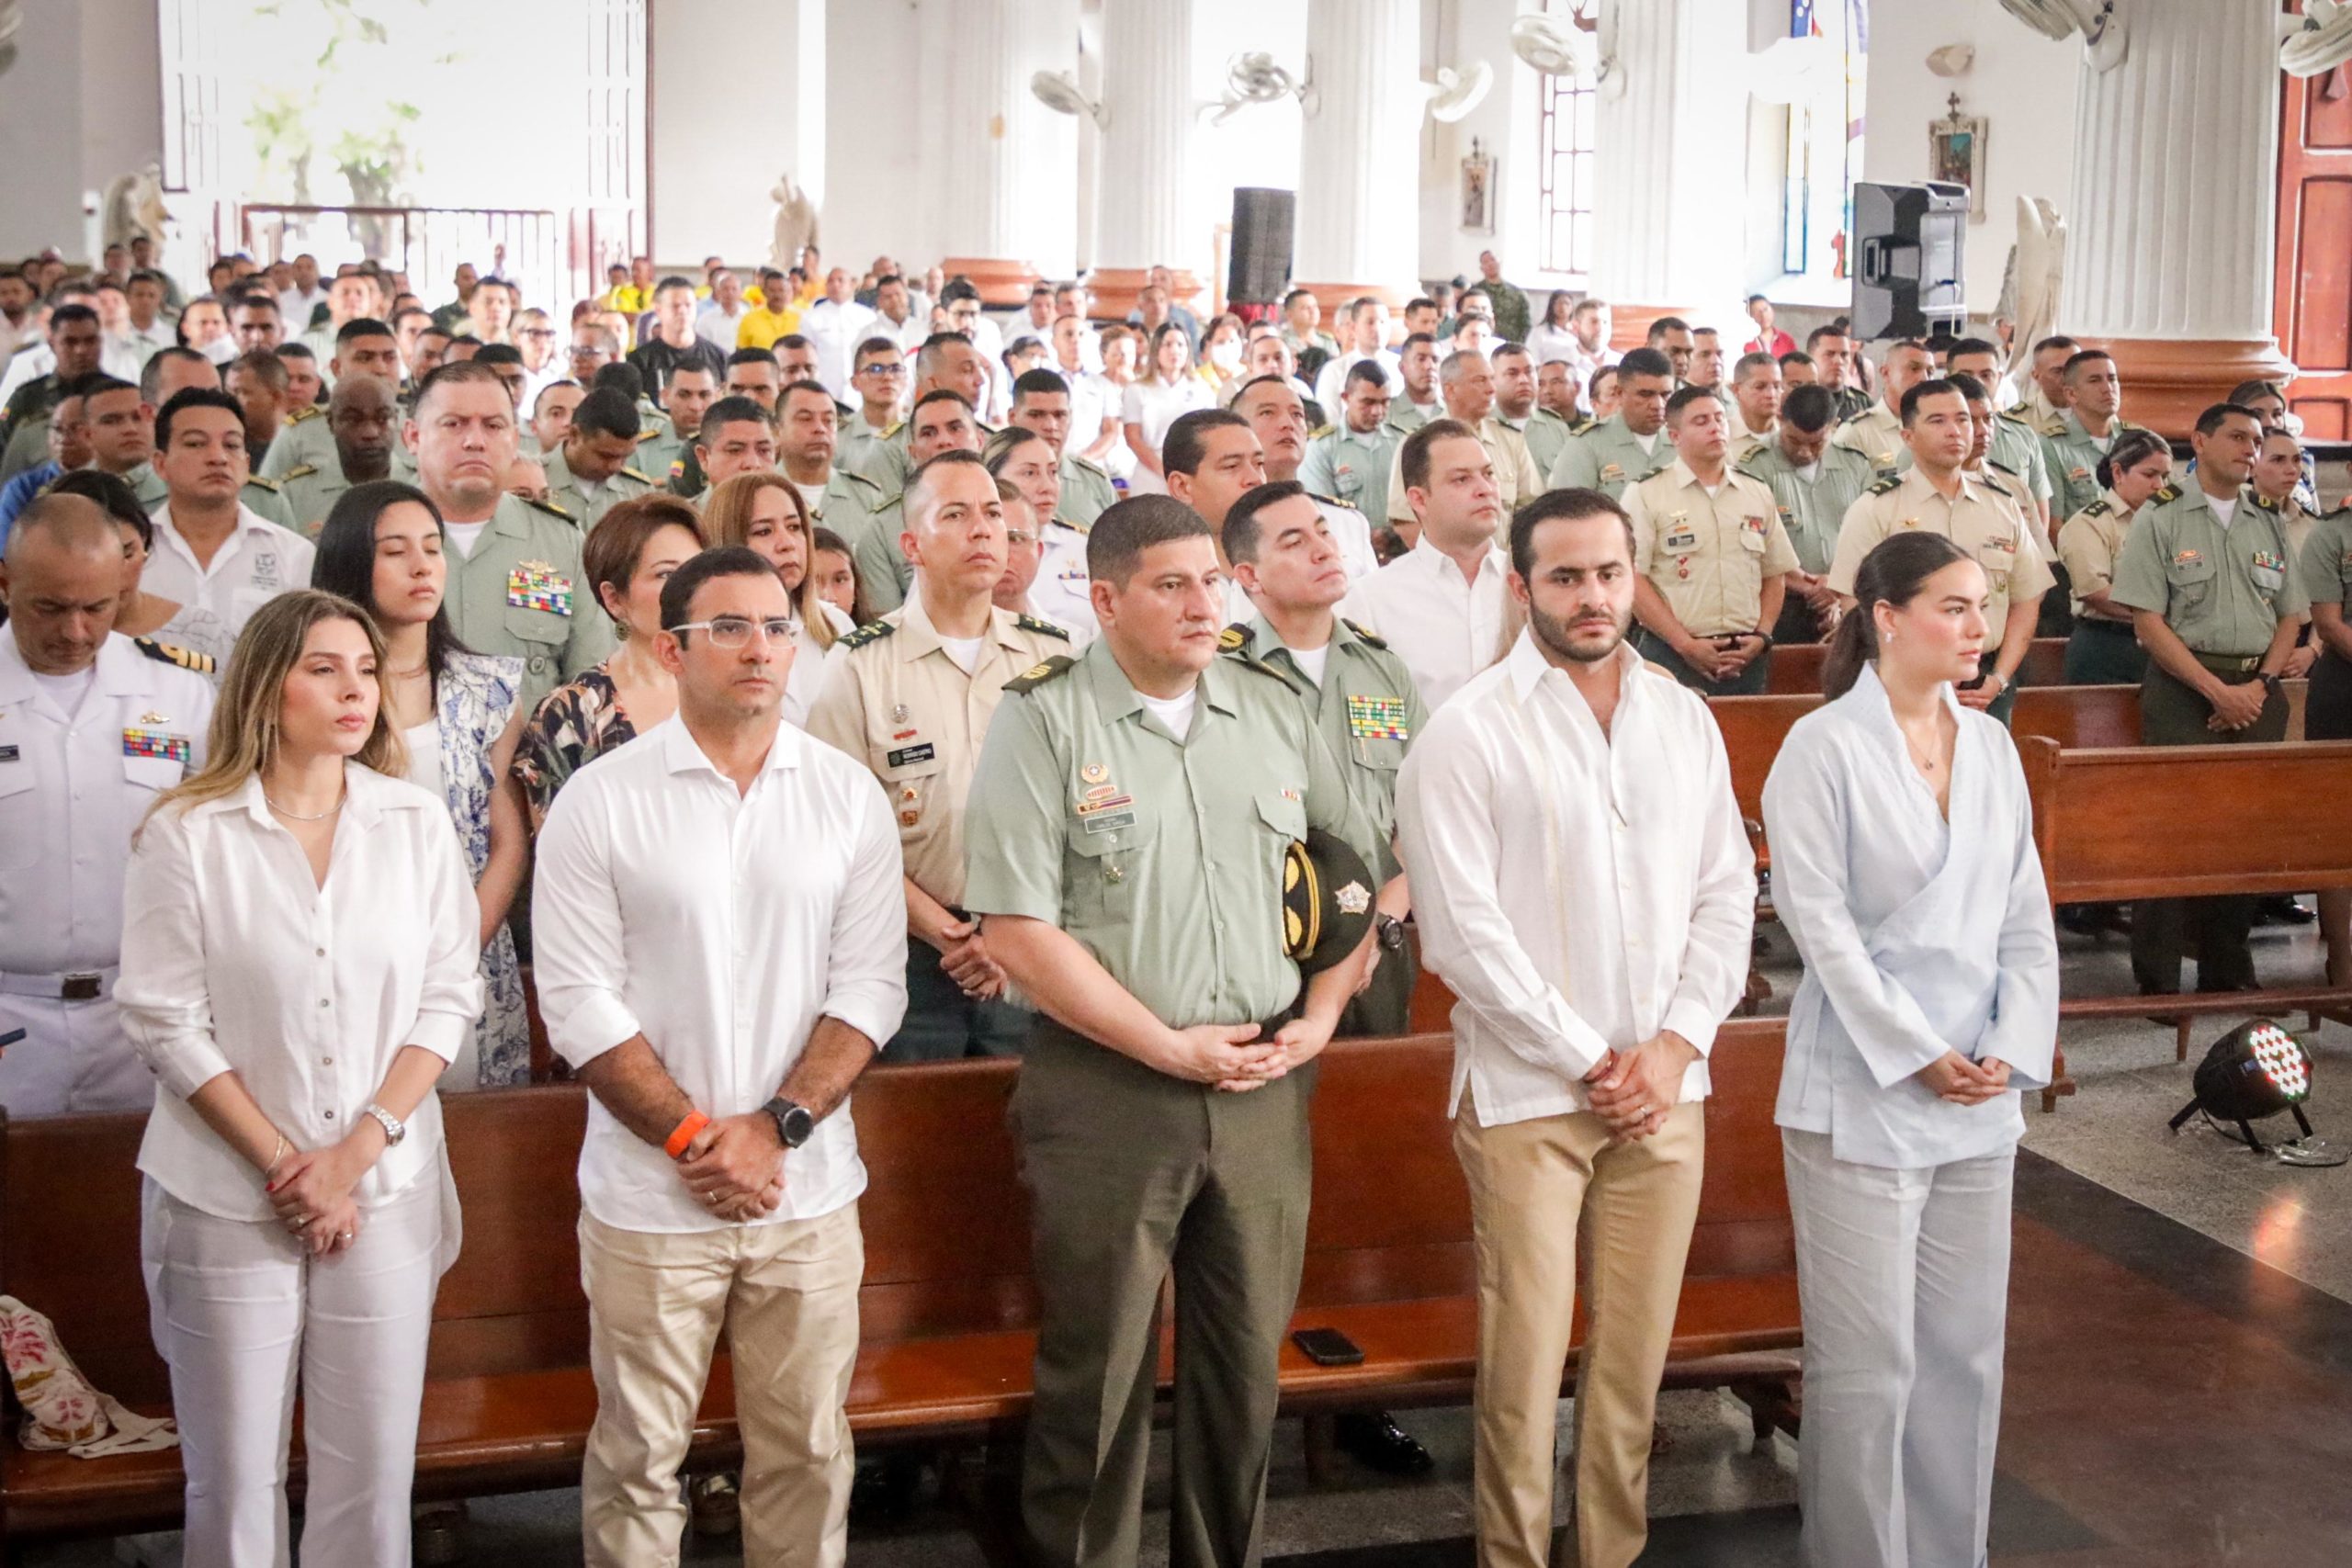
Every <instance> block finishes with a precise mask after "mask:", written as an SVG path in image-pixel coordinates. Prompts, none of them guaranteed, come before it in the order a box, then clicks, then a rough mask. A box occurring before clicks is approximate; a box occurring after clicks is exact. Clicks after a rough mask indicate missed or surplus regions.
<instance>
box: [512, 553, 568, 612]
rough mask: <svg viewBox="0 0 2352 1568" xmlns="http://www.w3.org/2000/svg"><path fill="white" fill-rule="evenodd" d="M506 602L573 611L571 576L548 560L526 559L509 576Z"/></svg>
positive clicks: (517, 606) (520, 606) (522, 607)
mask: <svg viewBox="0 0 2352 1568" xmlns="http://www.w3.org/2000/svg"><path fill="white" fill-rule="evenodd" d="M506 603H507V604H509V605H511V606H512V607H514V608H515V609H517V610H543V611H545V612H547V613H548V615H570V614H571V579H570V578H568V577H566V576H564V575H563V574H562V573H561V572H560V571H558V570H556V569H555V568H553V567H552V566H549V565H548V563H547V562H545V561H534V560H526V561H523V562H520V563H519V564H517V565H516V567H515V570H513V571H511V572H509V573H508V574H507V577H506Z"/></svg>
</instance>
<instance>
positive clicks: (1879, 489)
mask: <svg viewBox="0 0 2352 1568" xmlns="http://www.w3.org/2000/svg"><path fill="white" fill-rule="evenodd" d="M1902 488H1903V476H1902V475H1901V474H1889V475H1887V476H1886V478H1884V479H1881V480H1879V481H1878V483H1876V484H1874V485H1872V486H1871V488H1870V489H1869V490H1868V491H1865V492H1864V493H1866V494H1869V495H1893V494H1894V492H1895V491H1898V490H1901V489H1902Z"/></svg>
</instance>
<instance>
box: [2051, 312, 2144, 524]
mask: <svg viewBox="0 0 2352 1568" xmlns="http://www.w3.org/2000/svg"><path fill="white" fill-rule="evenodd" d="M2066 395H2067V398H2068V403H2067V406H2066V407H2065V408H2063V409H2061V410H2059V411H2058V412H2057V413H2056V414H2055V415H2054V416H2052V418H2051V419H2050V420H2049V421H2048V422H2047V423H2044V424H2043V425H2042V427H2041V444H2042V446H2041V450H2042V459H2043V461H2044V462H2045V463H2046V464H2048V466H2049V469H2050V482H2051V486H2052V495H2051V500H2050V512H2051V515H2052V516H2054V517H2056V518H2058V519H2059V520H2060V521H2061V522H2064V520H2065V519H2067V518H2069V517H2072V516H2073V515H2074V514H2075V513H2077V512H2080V511H2081V510H2082V509H2083V508H2084V507H2086V506H2088V505H2089V504H2090V503H2091V502H2094V501H2097V500H2098V488H2099V487H2098V460H2099V459H2100V458H2101V457H2106V456H2107V454H2108V449H2109V447H2111V446H2114V445H2115V438H2116V437H2117V436H2119V435H2120V434H2123V433H2124V432H2125V431H2127V430H2137V429H2139V428H2140V427H2139V426H2138V425H2136V424H2133V423H2131V421H2129V420H2126V419H2121V418H2119V417H2117V414H2116V410H2117V409H2119V408H2120V407H2121V406H2122V401H2123V380H2122V378H2121V377H2120V376H2118V375H2117V374H2116V371H2115V361H2114V359H2113V358H2111V357H2109V355H2108V353H2107V351H2106V350H2105V349H2100V348H2086V349H2085V350H2083V351H2082V352H2081V353H2080V354H2077V355H2074V356H2073V357H2072V358H2070V359H2068V360H2067V361H2066Z"/></svg>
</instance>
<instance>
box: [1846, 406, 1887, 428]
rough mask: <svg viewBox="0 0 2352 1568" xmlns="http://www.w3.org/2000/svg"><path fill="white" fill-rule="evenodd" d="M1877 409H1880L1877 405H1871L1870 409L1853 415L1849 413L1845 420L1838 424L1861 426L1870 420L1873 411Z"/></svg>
mask: <svg viewBox="0 0 2352 1568" xmlns="http://www.w3.org/2000/svg"><path fill="white" fill-rule="evenodd" d="M1876 407H1878V405H1877V404H1876V403H1871V404H1870V405H1869V407H1866V408H1860V409H1857V410H1855V411H1854V412H1852V413H1849V414H1848V415H1847V416H1846V417H1845V418H1843V419H1841V420H1839V421H1838V423H1839V424H1841V425H1846V424H1860V423H1861V422H1862V421H1864V420H1866V419H1868V418H1870V416H1871V409H1875V408H1876Z"/></svg>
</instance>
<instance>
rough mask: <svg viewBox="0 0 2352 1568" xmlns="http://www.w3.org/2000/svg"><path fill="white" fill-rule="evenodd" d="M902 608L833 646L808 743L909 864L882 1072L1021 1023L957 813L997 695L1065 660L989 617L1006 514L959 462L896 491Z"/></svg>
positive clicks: (994, 1045) (1009, 617)
mask: <svg viewBox="0 0 2352 1568" xmlns="http://www.w3.org/2000/svg"><path fill="white" fill-rule="evenodd" d="M902 504H903V506H904V509H905V513H906V517H907V534H908V540H907V557H908V559H909V560H910V562H912V564H913V567H914V581H913V583H912V585H911V587H912V592H910V593H909V594H908V596H907V602H906V604H903V605H901V606H900V607H899V608H898V609H896V610H893V611H891V612H889V613H888V615H884V616H883V617H882V618H881V619H880V620H877V621H873V622H870V623H868V624H867V625H865V626H861V627H859V628H858V629H857V630H856V631H854V632H852V633H851V634H850V635H849V636H847V637H843V638H842V640H841V641H839V642H837V643H835V644H834V645H833V648H832V651H831V653H830V654H828V655H827V657H826V660H825V664H826V669H825V683H824V687H823V692H822V694H821V695H820V696H819V697H818V699H817V703H816V705H815V706H814V707H813V708H811V709H810V710H809V722H808V726H807V728H808V731H809V734H811V735H813V736H815V737H816V738H817V739H820V740H822V741H824V742H826V743H827V744H828V745H831V746H833V747H836V748H838V749H839V750H842V751H844V752H846V753H848V754H849V755H850V756H852V757H854V758H855V759H856V760H857V761H859V762H861V763H863V764H864V765H865V767H867V768H869V769H871V770H872V771H873V773H874V776H875V777H876V779H877V780H879V781H880V782H881V785H882V789H883V791H884V793H885V794H887V795H888V796H889V802H890V809H891V811H892V812H893V813H894V814H895V815H896V816H897V818H898V819H899V848H900V849H901V850H902V851H903V852H905V857H906V893H907V1015H906V1020H905V1021H904V1022H903V1023H901V1024H900V1025H899V1032H898V1033H897V1034H896V1035H894V1036H892V1037H891V1039H890V1040H889V1042H888V1043H887V1044H886V1045H885V1046H884V1047H883V1058H884V1060H886V1061H894V1062H930V1061H942V1060H947V1059H951V1058H955V1057H959V1056H1009V1055H1019V1054H1020V1051H1021V1047H1022V1044H1023V1042H1024V1041H1025V1040H1026V1039H1027V1037H1028V1032H1029V1015H1028V1013H1027V1012H1026V1011H1025V1010H1023V1009H1022V1008H1020V1007H1019V1006H1017V1005H1015V1004H1014V1003H1013V1002H1012V1000H1011V999H1009V998H1007V997H1006V995H1005V976H1004V970H1003V969H1002V967H1001V965H999V964H997V963H996V961H995V960H994V959H992V958H990V957H989V951H988V942H987V939H986V938H985V937H983V936H982V935H981V933H980V930H979V926H978V922H977V921H975V920H974V919H972V917H971V915H970V914H969V913H968V912H967V911H966V909H965V908H964V907H963V905H964V804H965V797H966V796H967V795H968V794H969V793H970V791H971V787H972V770H973V769H974V768H976V767H977V766H978V764H979V760H980V742H981V740H982V739H984V738H985V737H986V735H987V733H988V728H989V719H990V718H991V717H993V716H994V715H995V713H996V708H997V704H998V702H999V701H1000V700H1001V698H1002V697H1003V694H1004V683H1005V682H1008V681H1010V680H1012V678H1013V677H1014V676H1016V675H1019V674H1021V673H1022V672H1023V671H1028V670H1034V669H1035V668H1036V667H1037V666H1038V665H1039V664H1040V663H1042V662H1043V661H1045V660H1047V659H1050V658H1052V657H1053V656H1054V655H1056V654H1057V653H1067V652H1069V634H1067V633H1065V632H1064V631H1063V630H1062V629H1061V628H1060V627H1058V626H1055V625H1053V624H1052V623H1051V622H1049V621H1043V620H1039V619H1038V618H1037V617H1035V616H1034V615H1016V614H1015V613H1013V612H1012V611H1010V610H1000V609H997V608H996V607H995V606H994V605H992V604H990V603H989V592H990V590H991V589H993V588H994V587H995V585H996V581H997V579H998V578H999V577H1001V576H1002V575H1003V572H1004V562H1005V524H1004V505H1003V502H1001V501H1000V500H999V499H998V497H997V487H996V480H995V479H994V478H993V477H992V476H991V475H990V474H989V471H988V469H987V468H986V467H984V466H983V465H982V464H981V462H980V459H979V458H978V457H975V456H973V455H972V454H971V453H969V452H961V451H949V452H945V453H942V454H941V455H940V456H939V457H934V458H933V459H932V460H931V461H930V462H928V463H925V464H924V465H923V466H922V468H918V469H916V470H915V473H914V477H913V478H912V479H910V480H908V482H907V489H906V491H905V495H904V498H903V502H902Z"/></svg>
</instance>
